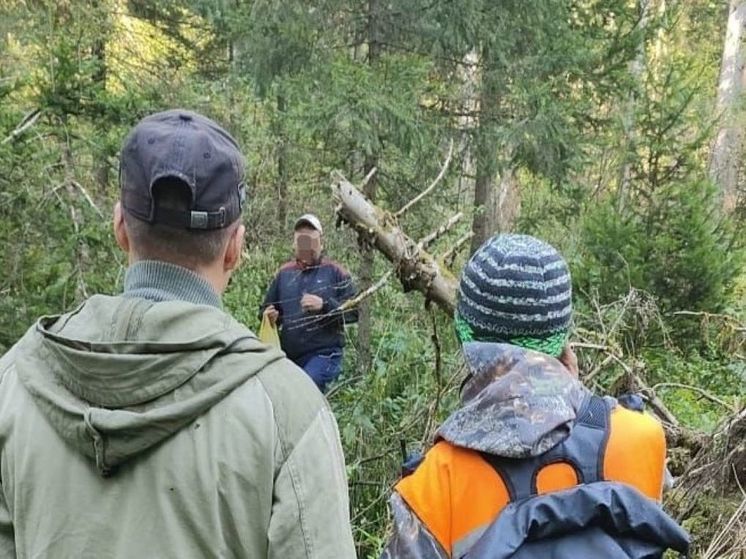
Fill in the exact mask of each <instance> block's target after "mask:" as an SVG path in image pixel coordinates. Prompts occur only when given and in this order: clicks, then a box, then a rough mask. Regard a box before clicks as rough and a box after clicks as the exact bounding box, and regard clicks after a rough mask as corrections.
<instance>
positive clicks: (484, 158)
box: [471, 48, 498, 253]
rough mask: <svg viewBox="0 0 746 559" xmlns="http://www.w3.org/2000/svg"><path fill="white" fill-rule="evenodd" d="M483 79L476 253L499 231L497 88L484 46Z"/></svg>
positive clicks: (473, 226) (473, 245) (474, 225)
mask: <svg viewBox="0 0 746 559" xmlns="http://www.w3.org/2000/svg"><path fill="white" fill-rule="evenodd" d="M481 58H482V79H481V87H480V94H479V123H478V124H477V129H476V157H477V164H476V171H477V176H476V180H475V181H474V217H473V218H472V224H471V230H472V232H473V233H474V236H473V237H472V239H471V252H472V253H474V252H475V251H476V250H477V249H478V248H479V247H480V246H482V243H484V241H486V240H487V239H488V238H489V237H490V236H491V235H492V234H493V232H494V231H495V229H496V227H495V223H494V218H495V211H494V203H495V199H494V190H495V176H496V174H497V135H496V130H495V128H496V120H497V119H496V112H497V102H498V99H497V91H496V87H495V83H494V77H493V76H492V75H491V73H490V71H489V53H488V52H487V49H486V48H483V49H482V56H481Z"/></svg>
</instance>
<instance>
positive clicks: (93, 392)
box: [16, 295, 283, 475]
mask: <svg viewBox="0 0 746 559" xmlns="http://www.w3.org/2000/svg"><path fill="white" fill-rule="evenodd" d="M282 357H283V354H282V353H281V352H280V351H279V350H277V349H274V348H270V347H269V346H266V345H264V344H262V343H261V342H259V341H258V340H257V339H256V337H255V336H254V334H252V333H251V332H250V331H249V330H248V329H246V328H245V327H243V326H241V325H240V324H239V323H237V322H236V321H235V320H234V319H232V318H231V317H230V316H228V315H227V314H225V313H224V312H222V311H221V310H219V309H217V308H214V307H210V306H206V305H195V304H192V303H186V302H181V301H168V302H160V303H155V302H152V301H147V300H145V299H140V298H127V297H121V296H120V297H109V296H104V295H96V296H94V297H92V298H91V299H89V300H88V301H86V302H85V303H84V304H83V305H82V306H81V307H79V308H78V309H77V310H75V311H73V312H72V313H69V314H67V315H62V316H57V317H44V318H41V319H40V320H39V322H37V324H35V325H34V326H32V327H31V328H30V329H29V331H28V332H27V333H26V335H25V336H24V337H23V339H22V340H21V341H20V343H19V345H18V346H17V354H16V370H17V372H18V376H19V379H20V380H21V382H22V383H23V385H24V386H25V388H26V389H27V390H28V392H29V393H30V394H31V396H32V397H33V399H34V401H35V403H36V405H37V406H38V407H39V408H40V410H41V411H42V413H43V414H44V415H45V416H46V417H47V419H48V420H49V422H50V424H51V425H52V426H53V427H54V429H55V430H56V431H57V433H58V434H59V435H60V436H61V437H62V438H63V439H64V440H65V441H66V442H67V443H69V444H70V445H71V446H73V447H74V448H76V449H77V450H78V451H79V452H80V453H81V454H83V455H85V456H87V457H88V458H91V459H93V460H95V462H96V465H97V467H98V469H99V471H100V472H101V473H102V475H110V474H111V473H112V469H113V468H114V467H116V466H117V465H119V464H121V463H123V462H125V461H126V460H128V459H130V458H132V457H133V456H136V455H138V454H140V453H142V452H144V451H145V450H147V449H148V448H150V447H152V446H154V445H156V444H158V443H160V442H161V441H163V440H164V439H166V438H167V437H169V436H170V435H172V434H174V433H175V432H177V431H178V430H180V429H182V428H183V427H185V426H186V425H188V424H189V423H190V422H191V421H193V420H194V419H195V418H197V417H198V416H200V415H201V414H203V413H205V412H206V411H207V410H209V409H210V408H211V407H212V406H214V405H215V404H217V403H218V402H220V401H221V400H222V399H223V398H225V397H226V396H227V395H228V394H230V393H231V392H232V391H233V389H235V388H237V387H238V386H240V385H241V384H243V383H244V382H245V381H247V380H248V379H250V378H251V377H253V376H254V375H256V374H257V373H259V372H260V371H261V370H262V369H264V368H265V367H267V366H268V365H269V364H271V363H273V362H275V361H277V360H279V359H282Z"/></svg>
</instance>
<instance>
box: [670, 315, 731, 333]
mask: <svg viewBox="0 0 746 559" xmlns="http://www.w3.org/2000/svg"><path fill="white" fill-rule="evenodd" d="M673 315H674V316H693V317H699V318H703V319H705V320H709V319H713V318H715V319H718V320H721V321H723V322H725V323H727V324H729V325H730V328H731V330H733V331H734V332H746V325H743V324H742V323H741V322H740V321H739V320H738V319H737V318H736V317H735V316H731V315H729V314H718V313H709V312H701V311H699V312H697V311H676V312H675V313H673Z"/></svg>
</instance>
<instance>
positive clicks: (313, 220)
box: [293, 214, 324, 235]
mask: <svg viewBox="0 0 746 559" xmlns="http://www.w3.org/2000/svg"><path fill="white" fill-rule="evenodd" d="M301 225H310V226H311V227H312V228H314V229H316V231H318V232H319V233H321V234H322V235H323V234H324V228H323V227H321V221H319V218H318V217H316V216H315V215H313V214H303V215H302V216H300V217H299V218H298V219H297V220H296V221H295V226H293V229H294V230H295V229H298V227H299V226H301Z"/></svg>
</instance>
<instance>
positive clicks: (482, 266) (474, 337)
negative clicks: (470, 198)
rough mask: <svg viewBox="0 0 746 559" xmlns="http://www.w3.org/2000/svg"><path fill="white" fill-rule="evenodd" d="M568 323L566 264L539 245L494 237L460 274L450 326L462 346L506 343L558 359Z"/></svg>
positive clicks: (524, 237) (523, 239)
mask: <svg viewBox="0 0 746 559" xmlns="http://www.w3.org/2000/svg"><path fill="white" fill-rule="evenodd" d="M571 320H572V285H571V279H570V272H569V270H568V268H567V264H566V263H565V260H564V259H563V258H562V256H561V255H560V254H559V253H558V252H557V250H555V249H554V247H552V246H550V245H548V244H547V243H545V242H543V241H540V240H539V239H536V238H534V237H531V236H529V235H496V236H494V237H492V238H491V239H490V240H488V241H487V242H486V243H484V244H483V245H482V246H481V247H480V248H479V250H477V251H476V252H475V253H474V254H473V255H472V257H471V258H470V259H469V262H467V264H466V267H465V268H464V271H463V272H462V274H461V281H460V284H459V294H458V305H457V307H456V317H455V321H456V332H457V334H458V336H459V339H460V340H461V342H462V343H465V342H469V341H483V342H501V343H509V344H512V345H517V346H520V347H523V348H526V349H532V350H536V351H540V352H542V353H546V354H548V355H552V356H554V357H558V356H559V355H560V354H561V353H562V350H563V349H564V347H565V344H566V343H567V336H568V331H569V329H570V321H571Z"/></svg>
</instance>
